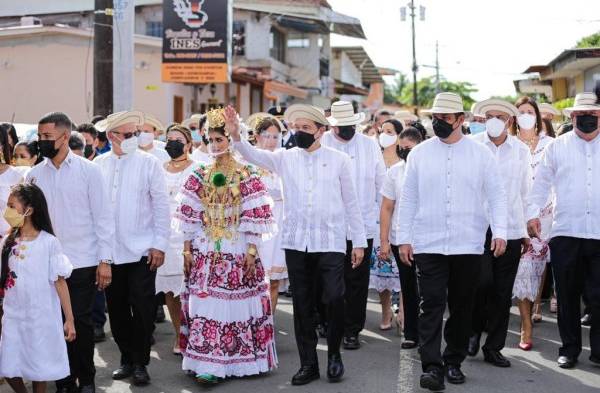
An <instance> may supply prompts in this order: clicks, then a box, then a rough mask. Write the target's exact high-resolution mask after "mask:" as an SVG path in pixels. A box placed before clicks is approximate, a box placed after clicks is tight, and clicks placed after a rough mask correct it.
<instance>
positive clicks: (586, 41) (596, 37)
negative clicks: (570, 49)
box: [575, 31, 600, 48]
mask: <svg viewBox="0 0 600 393" xmlns="http://www.w3.org/2000/svg"><path fill="white" fill-rule="evenodd" d="M575 47H576V48H596V47H600V31H599V32H597V33H594V34H591V35H588V36H587V37H583V38H582V39H580V40H579V41H577V46H575Z"/></svg>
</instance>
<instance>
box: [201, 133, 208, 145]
mask: <svg viewBox="0 0 600 393" xmlns="http://www.w3.org/2000/svg"><path fill="white" fill-rule="evenodd" d="M202 143H204V144H205V145H208V138H207V137H206V135H202Z"/></svg>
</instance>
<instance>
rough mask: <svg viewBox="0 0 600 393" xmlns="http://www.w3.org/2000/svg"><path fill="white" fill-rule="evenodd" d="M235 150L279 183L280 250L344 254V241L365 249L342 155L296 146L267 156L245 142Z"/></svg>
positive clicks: (348, 168) (346, 160) (347, 163)
mask: <svg viewBox="0 0 600 393" xmlns="http://www.w3.org/2000/svg"><path fill="white" fill-rule="evenodd" d="M233 146H234V147H235V148H236V149H237V151H238V152H240V153H241V154H242V156H243V157H244V159H245V160H247V161H248V162H250V163H252V164H255V165H258V166H260V167H262V168H264V169H267V170H269V171H272V172H275V173H276V174H278V175H279V176H280V177H281V178H282V180H283V199H284V200H285V217H284V220H283V228H281V243H282V248H284V249H289V250H298V251H307V252H341V253H344V254H345V253H346V239H349V240H351V241H352V243H353V246H354V247H363V248H365V247H366V246H367V237H366V235H365V230H364V228H365V227H364V224H363V219H362V216H361V214H360V207H359V202H358V197H357V195H356V191H355V189H354V182H353V180H352V172H351V163H350V158H349V157H348V156H347V155H346V154H344V153H341V152H339V151H337V150H334V149H331V148H328V147H325V146H322V147H320V148H319V149H317V150H315V151H313V152H307V151H305V150H304V149H300V148H298V147H295V148H292V149H289V150H277V151H274V152H270V151H267V150H259V149H257V148H255V147H253V146H252V145H250V143H248V141H245V140H242V141H240V142H234V143H233ZM348 227H349V234H348V237H347V231H346V228H348Z"/></svg>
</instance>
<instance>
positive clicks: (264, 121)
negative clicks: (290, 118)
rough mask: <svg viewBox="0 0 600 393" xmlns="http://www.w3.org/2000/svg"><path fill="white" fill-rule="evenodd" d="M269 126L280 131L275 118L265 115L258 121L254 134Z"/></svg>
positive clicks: (258, 133)
mask: <svg viewBox="0 0 600 393" xmlns="http://www.w3.org/2000/svg"><path fill="white" fill-rule="evenodd" d="M270 127H275V128H277V131H279V132H281V127H280V126H279V122H278V121H277V120H275V119H273V118H271V117H265V118H263V119H261V121H259V122H258V124H257V125H256V129H255V130H254V133H255V135H260V134H261V133H262V132H263V131H265V130H267V129H269V128H270Z"/></svg>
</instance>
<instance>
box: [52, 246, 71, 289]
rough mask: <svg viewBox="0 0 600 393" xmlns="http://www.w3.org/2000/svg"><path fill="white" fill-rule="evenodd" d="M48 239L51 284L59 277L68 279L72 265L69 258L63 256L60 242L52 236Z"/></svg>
mask: <svg viewBox="0 0 600 393" xmlns="http://www.w3.org/2000/svg"><path fill="white" fill-rule="evenodd" d="M50 239H51V240H50V242H51V244H50V247H49V250H50V255H49V257H50V269H49V270H50V271H49V280H50V281H51V282H55V281H57V280H58V278H59V277H63V278H69V277H70V276H71V272H72V271H73V265H71V261H70V260H69V258H68V257H67V256H66V255H65V254H63V252H62V246H61V245H60V241H58V239H57V238H55V237H54V236H52V237H51V238H50Z"/></svg>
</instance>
